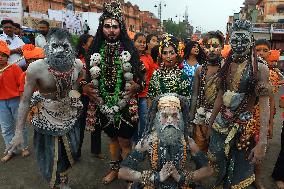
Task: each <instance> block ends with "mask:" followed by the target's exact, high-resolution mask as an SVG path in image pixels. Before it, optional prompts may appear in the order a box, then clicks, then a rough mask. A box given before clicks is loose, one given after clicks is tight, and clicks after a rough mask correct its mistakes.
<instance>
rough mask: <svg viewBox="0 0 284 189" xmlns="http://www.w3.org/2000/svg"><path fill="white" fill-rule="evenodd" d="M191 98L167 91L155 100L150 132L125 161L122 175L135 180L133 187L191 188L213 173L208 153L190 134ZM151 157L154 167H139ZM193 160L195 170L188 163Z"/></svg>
mask: <svg viewBox="0 0 284 189" xmlns="http://www.w3.org/2000/svg"><path fill="white" fill-rule="evenodd" d="M188 104H189V103H188V101H187V100H186V98H185V97H182V96H178V95H177V94H173V93H166V94H163V95H161V96H158V97H157V98H155V100H153V101H152V106H151V109H150V114H149V115H150V122H149V131H148V133H147V134H146V135H145V137H144V138H143V139H142V140H141V141H140V142H139V143H138V144H137V145H136V147H135V149H134V150H133V151H132V152H131V153H130V154H129V155H128V157H127V158H126V159H125V160H123V162H122V163H121V168H120V170H119V177H120V178H122V179H125V180H128V181H133V182H134V184H132V188H135V189H138V188H147V189H155V188H156V189H177V188H183V189H190V188H191V186H192V185H194V182H195V181H199V180H201V179H203V178H205V177H208V176H210V175H211V173H212V172H210V169H209V168H206V165H207V163H208V161H207V158H206V156H205V153H204V152H202V151H199V149H198V147H197V145H196V144H195V143H194V141H193V140H192V139H191V138H189V137H188V131H187V129H186V128H187V124H186V123H187V122H188V115H189V108H188ZM148 156H149V159H150V165H151V168H149V170H145V169H142V171H141V172H139V170H140V169H141V167H140V166H139V164H140V163H142V162H143V161H144V160H145V159H146V157H148ZM190 159H193V160H194V161H195V163H196V164H197V166H198V167H201V168H200V169H198V170H194V169H193V167H190V165H189V164H188V162H189V161H190Z"/></svg>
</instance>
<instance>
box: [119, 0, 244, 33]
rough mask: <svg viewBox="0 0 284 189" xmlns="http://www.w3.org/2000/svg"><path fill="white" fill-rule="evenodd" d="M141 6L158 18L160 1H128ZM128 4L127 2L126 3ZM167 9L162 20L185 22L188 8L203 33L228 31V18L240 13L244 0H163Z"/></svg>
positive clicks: (191, 21)
mask: <svg viewBox="0 0 284 189" xmlns="http://www.w3.org/2000/svg"><path fill="white" fill-rule="evenodd" d="M128 1H130V2H131V3H133V4H136V5H138V6H139V8H140V10H148V11H151V12H153V13H154V14H155V15H156V16H158V8H155V7H154V6H155V5H158V4H159V2H160V1H159V0H128ZM125 2H127V0H126V1H125ZM161 2H162V3H163V4H166V7H164V6H163V8H162V19H163V20H166V19H169V18H172V19H173V20H174V21H178V20H183V15H184V13H185V10H186V7H188V15H189V22H190V24H191V25H193V26H194V27H195V28H196V27H198V28H200V29H201V30H202V31H203V32H206V31H211V30H221V31H223V32H225V31H226V23H227V21H228V17H229V16H230V15H233V14H234V12H239V11H240V7H241V6H243V2H244V0H161ZM176 16H177V17H176Z"/></svg>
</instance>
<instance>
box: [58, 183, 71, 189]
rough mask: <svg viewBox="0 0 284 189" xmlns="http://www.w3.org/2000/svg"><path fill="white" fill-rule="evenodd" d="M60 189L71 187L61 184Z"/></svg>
mask: <svg viewBox="0 0 284 189" xmlns="http://www.w3.org/2000/svg"><path fill="white" fill-rule="evenodd" d="M60 189H71V188H70V186H68V185H67V184H63V183H61V184H60Z"/></svg>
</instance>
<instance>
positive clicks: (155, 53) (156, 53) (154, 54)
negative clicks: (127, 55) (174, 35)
mask: <svg viewBox="0 0 284 189" xmlns="http://www.w3.org/2000/svg"><path fill="white" fill-rule="evenodd" d="M151 57H152V59H153V61H154V62H157V61H158V57H159V45H156V46H155V47H153V48H152V50H151Z"/></svg>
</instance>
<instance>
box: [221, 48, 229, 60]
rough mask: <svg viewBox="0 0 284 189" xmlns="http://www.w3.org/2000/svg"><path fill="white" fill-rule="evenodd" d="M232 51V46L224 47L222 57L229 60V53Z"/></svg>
mask: <svg viewBox="0 0 284 189" xmlns="http://www.w3.org/2000/svg"><path fill="white" fill-rule="evenodd" d="M230 51H231V46H230V45H224V48H223V50H222V51H221V54H222V57H223V58H227V57H228V55H229V53H230Z"/></svg>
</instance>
